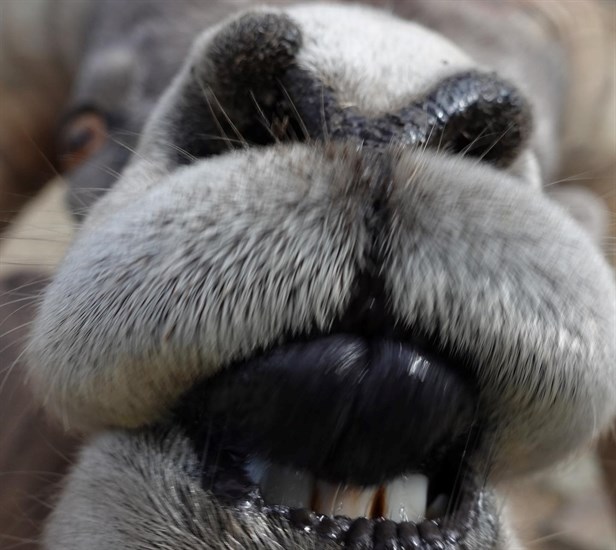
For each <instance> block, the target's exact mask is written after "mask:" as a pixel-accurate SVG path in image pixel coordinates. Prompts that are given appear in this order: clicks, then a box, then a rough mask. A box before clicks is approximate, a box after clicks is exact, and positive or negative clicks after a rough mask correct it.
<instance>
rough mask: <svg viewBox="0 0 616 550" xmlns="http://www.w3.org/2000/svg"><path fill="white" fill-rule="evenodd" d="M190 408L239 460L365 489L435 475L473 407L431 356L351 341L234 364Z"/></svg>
mask: <svg viewBox="0 0 616 550" xmlns="http://www.w3.org/2000/svg"><path fill="white" fill-rule="evenodd" d="M191 401H192V402H193V403H194V408H193V410H192V411H191V412H190V413H189V414H186V415H185V417H186V418H191V421H192V423H193V424H192V425H193V428H194V429H198V428H199V426H201V427H202V428H204V429H207V430H210V431H211V430H213V432H214V433H217V434H218V435H219V436H220V437H222V438H224V439H225V440H226V441H228V442H230V444H232V445H233V446H234V447H235V448H236V449H237V450H238V452H241V454H244V455H248V456H251V455H256V456H259V457H261V458H263V459H267V460H271V461H273V462H276V463H279V464H286V465H291V466H293V467H297V468H305V469H308V470H310V471H311V472H313V473H314V474H315V475H317V476H318V477H320V478H324V479H330V480H332V481H338V482H339V481H348V482H354V483H358V484H366V485H368V484H373V483H378V482H380V481H383V480H385V479H388V478H391V477H393V476H395V475H398V474H401V473H404V472H408V471H417V470H421V471H424V472H425V471H429V469H430V468H431V465H433V464H437V463H439V458H441V457H442V456H443V455H444V454H445V453H447V451H448V450H450V449H451V448H452V447H453V446H456V445H460V444H462V445H463V444H464V443H465V440H466V438H468V437H469V434H470V432H471V430H472V427H473V423H474V420H475V408H476V399H475V392H474V390H473V388H472V385H471V384H469V382H467V381H466V380H465V379H464V378H463V376H462V375H461V374H460V371H459V369H455V368H453V367H452V366H450V365H448V364H446V362H444V361H443V360H441V359H439V358H438V357H436V356H435V355H433V354H430V353H428V352H425V351H423V350H421V349H420V348H419V347H417V346H414V345H412V344H409V343H404V342H401V341H395V340H389V339H381V338H377V339H366V338H364V337H361V336H354V335H349V334H335V335H330V336H325V337H321V338H316V339H312V340H310V341H306V342H297V343H290V344H287V345H284V346H282V347H279V348H276V349H274V350H272V351H271V352H269V353H265V354H263V355H261V356H259V357H256V358H254V359H251V360H249V361H246V362H243V363H241V364H237V365H234V366H232V367H231V368H229V369H228V370H226V371H224V372H222V373H221V374H219V375H217V376H215V377H214V378H213V379H211V380H208V381H207V382H205V383H204V384H203V386H202V387H201V388H197V389H196V390H195V391H194V392H193V394H192V397H189V398H188V399H187V401H186V402H187V403H190V402H191ZM209 436H210V437H211V436H212V434H211V433H210V434H209Z"/></svg>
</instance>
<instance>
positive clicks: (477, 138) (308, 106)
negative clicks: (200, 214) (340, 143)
mask: <svg viewBox="0 0 616 550" xmlns="http://www.w3.org/2000/svg"><path fill="white" fill-rule="evenodd" d="M302 44H303V36H302V32H301V29H300V28H299V27H298V26H297V24H296V23H295V22H294V21H293V19H292V18H290V17H288V16H286V15H283V14H272V13H249V14H246V15H244V16H242V17H241V18H239V19H237V20H235V21H233V22H231V23H229V24H228V25H227V26H226V27H224V28H223V29H221V30H220V31H219V33H218V34H217V35H216V36H215V37H214V38H213V40H212V41H211V43H210V45H209V48H208V50H207V52H206V57H207V60H203V61H202V64H203V67H200V66H197V67H195V68H194V70H193V73H192V77H193V81H191V82H189V83H188V84H187V88H186V90H185V91H184V95H185V97H184V98H183V99H182V101H181V102H180V104H179V105H178V108H177V112H176V113H175V116H174V117H172V118H173V120H172V121H171V124H170V128H171V131H172V133H174V135H173V136H172V141H173V142H174V143H175V145H176V148H177V154H178V159H177V160H178V162H180V163H187V162H190V161H191V159H194V158H195V157H197V158H199V157H205V156H210V155H213V154H218V153H221V152H224V151H226V150H228V149H229V148H233V147H242V146H247V145H249V146H250V145H253V146H254V145H268V144H274V143H277V142H281V141H305V140H311V141H321V140H325V139H326V140H345V141H355V142H358V143H360V144H362V145H363V146H367V147H369V148H371V149H375V148H386V147H390V146H391V145H392V144H393V145H395V144H398V145H402V146H415V145H422V146H427V147H438V148H439V149H441V150H448V151H450V152H453V153H462V154H465V155H469V156H476V157H480V158H482V159H483V160H485V161H487V162H491V163H493V164H496V165H499V166H507V165H508V164H510V163H511V162H512V161H513V160H514V159H515V158H516V156H517V155H518V153H519V152H520V151H521V149H522V147H523V146H524V145H525V143H526V141H527V140H528V138H529V136H530V133H531V126H532V124H531V120H532V118H531V113H530V108H529V105H528V104H527V102H526V100H525V99H524V97H523V96H522V95H521V93H520V92H519V91H518V90H517V88H516V87H515V86H513V85H512V84H511V83H509V82H507V81H505V80H503V79H501V78H500V77H498V76H497V75H496V74H494V73H483V72H480V71H467V72H463V73H460V74H457V75H454V76H451V77H449V78H446V79H444V80H443V81H441V82H440V83H438V84H437V85H436V86H434V88H433V89H432V90H429V91H428V92H427V93H425V94H423V95H421V96H419V97H417V98H416V99H415V100H414V101H411V102H410V103H409V105H407V106H406V107H404V108H402V109H397V110H396V111H392V112H390V113H386V114H384V115H381V116H377V117H369V116H367V115H365V114H364V113H362V112H361V111H360V110H359V109H358V108H356V107H347V106H342V105H340V103H339V101H338V99H337V97H338V95H339V94H338V91H337V90H335V89H332V88H330V87H328V86H326V85H324V84H323V83H322V82H321V81H320V80H319V79H318V77H317V76H316V75H314V74H311V73H310V72H308V71H307V70H304V69H302V68H300V67H299V66H298V65H297V64H296V63H295V58H296V55H297V53H298V52H299V51H300V50H301V48H302ZM394 78H395V76H394Z"/></svg>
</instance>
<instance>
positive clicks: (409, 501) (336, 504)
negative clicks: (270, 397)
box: [249, 462, 446, 522]
mask: <svg viewBox="0 0 616 550" xmlns="http://www.w3.org/2000/svg"><path fill="white" fill-rule="evenodd" d="M249 474H250V475H251V477H252V478H253V479H254V480H255V481H256V482H257V483H259V484H260V485H261V493H262V495H263V498H264V500H265V502H266V503H268V504H273V505H280V506H288V507H289V508H313V510H314V511H315V512H318V513H320V514H324V515H327V516H347V517H349V518H351V519H354V518H358V517H367V518H372V517H376V516H380V515H383V517H385V518H387V519H391V520H393V521H395V522H401V521H412V522H419V521H421V520H422V519H424V518H425V517H426V515H427V514H426V500H427V497H428V478H427V477H426V476H424V475H420V474H413V475H406V476H401V477H399V478H397V479H395V480H393V481H392V482H390V483H388V484H387V485H385V486H380V487H379V486H373V487H359V486H352V485H335V484H332V483H327V482H324V481H315V479H314V478H313V477H312V476H311V475H310V474H308V473H307V472H305V471H302V470H294V469H292V468H287V467H283V466H275V465H271V464H267V463H262V462H261V463H258V464H255V465H254V466H253V467H251V468H250V469H249ZM442 496H443V498H444V499H445V502H444V503H443V502H442V500H443V499H440V498H439V499H436V500H435V502H434V503H433V504H432V505H431V507H430V513H431V514H437V515H439V514H440V515H442V514H441V509H442V508H443V506H446V497H445V496H444V495H442Z"/></svg>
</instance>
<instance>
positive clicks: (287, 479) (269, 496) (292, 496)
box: [261, 466, 314, 508]
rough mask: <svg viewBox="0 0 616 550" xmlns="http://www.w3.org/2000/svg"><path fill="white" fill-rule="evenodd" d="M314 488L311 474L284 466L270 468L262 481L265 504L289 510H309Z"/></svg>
mask: <svg viewBox="0 0 616 550" xmlns="http://www.w3.org/2000/svg"><path fill="white" fill-rule="evenodd" d="M313 487H314V478H313V477H312V476H311V475H310V474H308V473H307V472H305V471H301V470H293V469H291V468H286V467H283V466H269V467H268V468H267V471H266V472H265V474H264V475H263V478H262V481H261V492H262V494H263V498H264V499H265V502H267V503H268V504H279V505H282V506H288V507H289V508H309V507H310V500H311V498H312V490H313Z"/></svg>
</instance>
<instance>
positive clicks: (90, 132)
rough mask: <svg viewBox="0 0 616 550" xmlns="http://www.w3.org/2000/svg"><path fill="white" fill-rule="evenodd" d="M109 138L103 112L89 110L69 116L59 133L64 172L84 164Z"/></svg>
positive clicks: (61, 166) (60, 154)
mask: <svg viewBox="0 0 616 550" xmlns="http://www.w3.org/2000/svg"><path fill="white" fill-rule="evenodd" d="M107 139H108V126H107V121H106V119H105V117H104V116H103V115H102V114H101V113H99V112H97V111H94V110H87V111H81V112H78V113H76V114H74V115H72V116H69V117H67V119H65V121H64V123H63V124H62V125H61V128H60V135H59V151H58V152H59V158H60V168H61V170H62V172H70V171H71V170H74V169H75V168H77V167H78V166H80V165H81V164H83V163H84V162H85V161H86V160H88V159H89V158H90V157H92V156H93V155H94V154H95V153H96V152H97V151H99V150H100V149H101V148H102V147H103V145H104V144H105V143H106V141H107Z"/></svg>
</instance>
